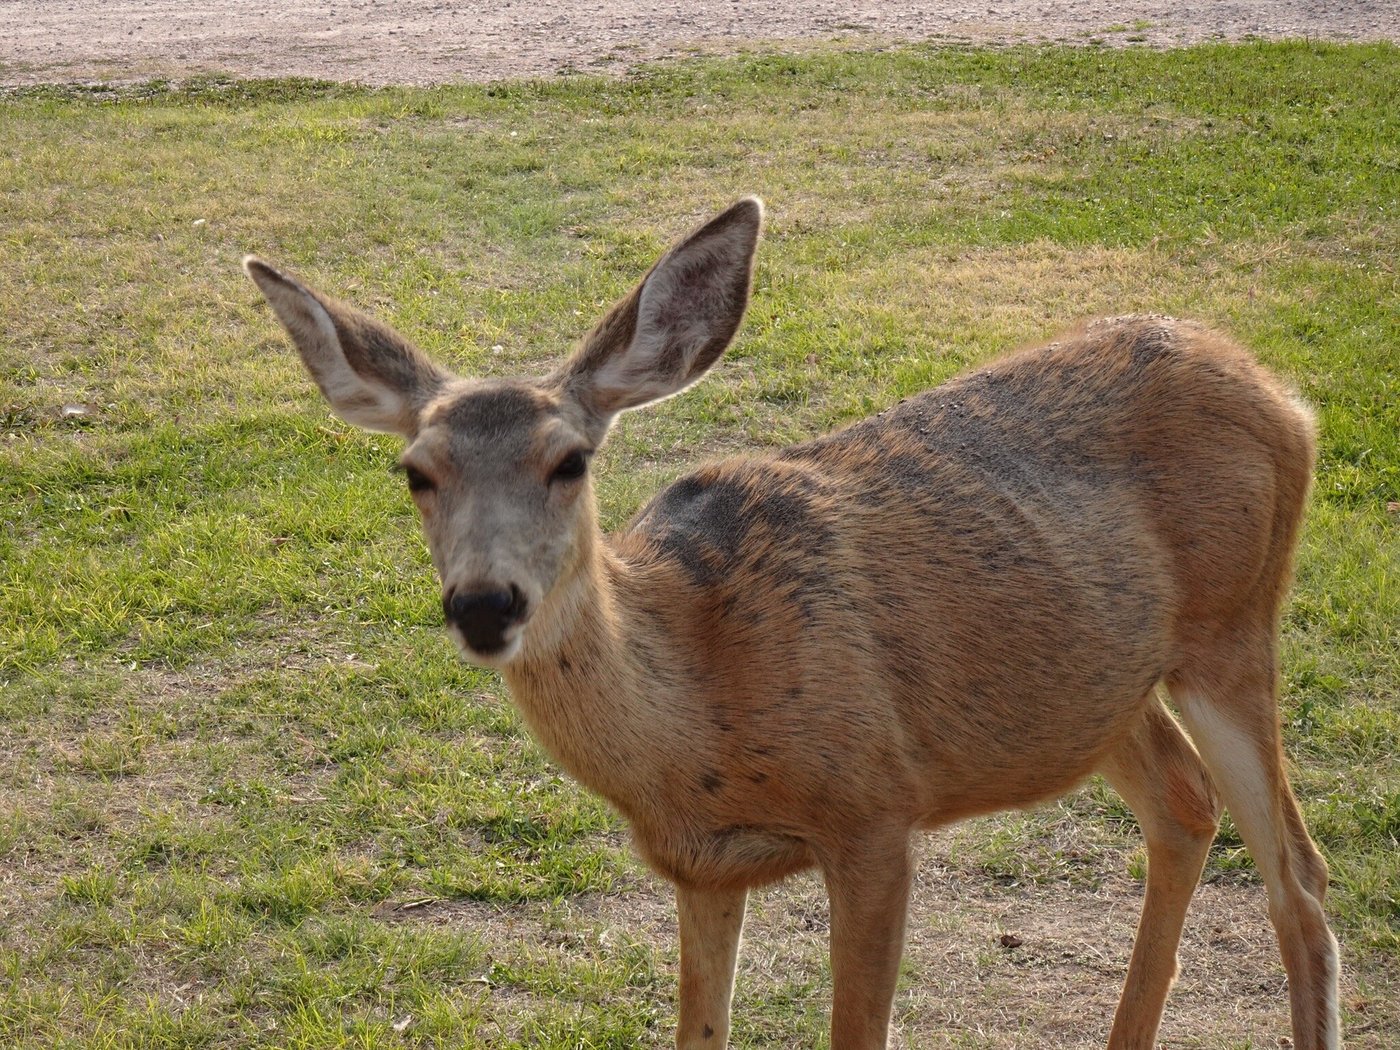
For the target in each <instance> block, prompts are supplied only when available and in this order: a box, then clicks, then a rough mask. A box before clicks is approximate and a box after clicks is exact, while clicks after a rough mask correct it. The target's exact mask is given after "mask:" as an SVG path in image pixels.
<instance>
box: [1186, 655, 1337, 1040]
mask: <svg viewBox="0 0 1400 1050" xmlns="http://www.w3.org/2000/svg"><path fill="white" fill-rule="evenodd" d="M1277 668H1278V664H1277V658H1276V653H1275V642H1274V638H1273V634H1272V632H1271V631H1270V632H1258V633H1256V634H1254V635H1253V636H1241V637H1237V638H1235V639H1232V640H1230V641H1228V642H1222V643H1221V644H1220V645H1218V646H1217V648H1216V650H1215V651H1214V652H1212V653H1210V654H1208V657H1207V659H1204V660H1200V659H1198V660H1197V661H1196V662H1195V666H1194V667H1192V668H1188V669H1187V670H1186V671H1183V673H1181V674H1180V675H1179V676H1176V677H1175V678H1174V679H1173V680H1172V681H1171V682H1170V683H1169V686H1170V689H1171V694H1172V697H1173V699H1174V700H1175V701H1176V703H1177V706H1178V707H1179V708H1180V709H1181V715H1182V719H1183V720H1184V721H1185V723H1186V726H1187V728H1188V729H1189V730H1190V732H1191V737H1192V739H1193V740H1194V741H1195V742H1196V747H1197V748H1198V749H1199V750H1200V753H1201V757H1202V758H1203V759H1204V760H1205V763H1206V766H1207V768H1208V769H1209V770H1210V772H1211V776H1212V778H1213V779H1214V781H1215V784H1216V786H1217V787H1218V788H1219V790H1220V795H1221V798H1222V799H1223V800H1224V802H1225V808H1226V809H1228V810H1229V812H1230V816H1231V817H1232V818H1234V821H1235V826H1236V827H1237V828H1238V829H1239V833H1240V837H1241V838H1242V839H1243V840H1244V844H1245V846H1246V847H1247V848H1248V849H1249V853H1250V856H1252V857H1253V858H1254V864H1255V866H1256V867H1257V868H1258V870H1259V874H1260V875H1261V876H1262V877H1263V880H1264V885H1265V887H1266V889H1267V891H1268V896H1269V918H1270V919H1271V920H1272V922H1273V924H1274V929H1275V931H1277V933H1278V939H1279V949H1280V952H1281V954H1282V956H1283V965H1284V969H1285V970H1287V971H1288V998H1289V1006H1290V1008H1291V1011H1292V1017H1293V1045H1294V1047H1296V1050H1332V1048H1335V1047H1338V1046H1340V1045H1341V1031H1340V1022H1339V1020H1338V1013H1337V977H1338V961H1337V941H1336V939H1335V938H1334V937H1333V936H1332V931H1331V930H1329V929H1328V927H1327V919H1326V917H1325V916H1324V914H1323V910H1322V898H1323V895H1324V894H1325V893H1326V890H1327V865H1326V863H1325V862H1324V861H1323V859H1322V855H1321V854H1320V853H1319V852H1318V850H1317V846H1315V845H1314V844H1313V841H1312V839H1311V838H1310V837H1309V835H1308V832H1307V828H1306V827H1305V826H1304V824H1303V817H1302V814H1301V813H1300V812H1299V809H1298V802H1297V799H1295V798H1294V796H1293V791H1292V789H1291V788H1290V787H1289V785H1288V778H1287V776H1286V774H1285V771H1284V765H1283V755H1282V750H1281V748H1280V732H1279V721H1278V700H1277V695H1278V670H1277Z"/></svg>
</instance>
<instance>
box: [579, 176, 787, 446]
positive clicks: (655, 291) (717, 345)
mask: <svg viewBox="0 0 1400 1050" xmlns="http://www.w3.org/2000/svg"><path fill="white" fill-rule="evenodd" d="M762 223H763V204H762V202H761V201H759V199H758V198H757V197H746V198H744V199H743V200H741V201H739V202H738V203H736V204H734V205H732V206H731V207H730V208H729V209H728V210H726V211H725V212H723V213H722V214H720V215H718V216H716V217H715V218H714V219H711V220H710V221H709V222H707V223H706V224H705V225H704V226H702V227H700V229H698V230H696V231H695V232H694V233H692V234H691V235H690V236H689V237H687V238H685V239H684V240H683V241H681V242H680V243H679V244H677V245H676V246H675V247H674V248H672V249H671V250H670V251H668V252H667V253H666V254H665V255H663V256H662V257H661V258H660V260H658V261H657V263H656V265H655V266H653V267H652V269H651V272H650V273H648V274H647V275H646V277H644V278H643V279H642V282H641V284H639V285H638V286H637V287H636V288H634V289H633V290H632V292H631V294H629V295H628V296H627V297H626V298H625V299H623V300H622V301H621V302H619V303H618V304H617V305H616V306H614V307H613V308H612V310H611V311H610V312H609V313H608V315H607V316H606V317H604V318H603V320H602V321H601V322H600V323H599V325H598V327H597V328H595V329H594V330H593V332H592V333H591V334H590V335H589V336H588V338H587V339H586V340H585V341H584V344H583V346H582V348H580V350H579V351H578V352H577V353H576V354H574V356H573V357H572V358H570V360H569V361H568V362H567V363H566V364H565V365H564V367H563V368H562V369H561V371H560V373H559V374H558V378H559V379H560V380H561V381H562V385H563V386H564V388H565V389H566V390H567V391H568V392H569V393H570V394H572V395H573V396H574V397H575V398H576V399H577V400H578V401H579V402H580V403H582V404H583V406H584V407H585V408H587V409H588V410H589V411H590V412H591V413H593V414H594V415H596V416H600V417H603V418H604V419H606V420H611V418H612V416H614V415H615V414H617V413H618V412H621V411H623V410H624V409H628V408H637V407H638V406H640V405H645V404H649V403H651V402H653V401H659V400H661V399H662V398H666V397H670V396H671V395H672V394H678V393H680V392H681V391H682V390H684V389H685V388H686V387H688V386H690V385H691V384H692V383H694V382H695V381H696V380H698V379H699V378H700V377H701V376H703V375H704V374H705V373H706V372H707V371H708V370H709V369H710V367H711V366H712V365H713V364H714V363H715V362H716V361H718V360H719V357H720V355H721V354H722V353H724V350H725V348H726V347H727V346H728V345H729V342H730V340H731V339H733V338H734V333H735V332H736V331H738V329H739V322H740V321H741V320H743V317H744V310H745V309H746V308H747V307H748V303H749V285H750V282H751V281H752V278H753V260H754V252H755V251H756V249H757V246H758V235H759V230H760V228H761V226H762Z"/></svg>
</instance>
